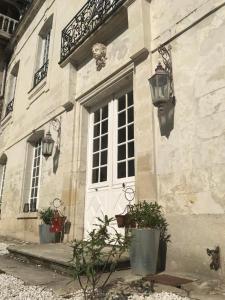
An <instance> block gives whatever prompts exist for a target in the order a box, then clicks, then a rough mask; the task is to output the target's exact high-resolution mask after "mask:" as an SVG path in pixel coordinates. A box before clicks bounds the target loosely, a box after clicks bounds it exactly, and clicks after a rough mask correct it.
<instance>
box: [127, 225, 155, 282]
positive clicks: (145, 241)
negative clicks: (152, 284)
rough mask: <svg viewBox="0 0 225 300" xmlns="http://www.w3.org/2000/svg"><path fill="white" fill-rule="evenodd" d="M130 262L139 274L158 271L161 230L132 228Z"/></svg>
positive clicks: (133, 269) (134, 270)
mask: <svg viewBox="0 0 225 300" xmlns="http://www.w3.org/2000/svg"><path fill="white" fill-rule="evenodd" d="M131 234H132V240H131V246H130V264H131V269H132V271H133V272H134V273H135V274H137V275H143V276H145V275H149V274H155V273H156V272H157V261H158V250H159V237H160V230H158V229H150V228H143V229H139V228H135V229H132V230H131Z"/></svg>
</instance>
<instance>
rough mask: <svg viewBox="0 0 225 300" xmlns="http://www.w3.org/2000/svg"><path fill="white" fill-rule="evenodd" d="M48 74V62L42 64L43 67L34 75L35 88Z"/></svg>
mask: <svg viewBox="0 0 225 300" xmlns="http://www.w3.org/2000/svg"><path fill="white" fill-rule="evenodd" d="M47 73H48V60H47V61H46V62H45V63H44V64H43V66H42V67H41V68H40V69H39V70H38V71H37V72H36V73H35V74H34V85H33V88H35V87H36V86H37V85H38V84H39V82H41V81H42V80H43V79H44V78H45V77H46V76H47Z"/></svg>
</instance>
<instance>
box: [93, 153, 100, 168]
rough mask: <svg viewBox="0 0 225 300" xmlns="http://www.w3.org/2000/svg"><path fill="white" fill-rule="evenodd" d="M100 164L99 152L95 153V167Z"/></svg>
mask: <svg viewBox="0 0 225 300" xmlns="http://www.w3.org/2000/svg"><path fill="white" fill-rule="evenodd" d="M98 166H99V153H96V154H94V155H93V167H98Z"/></svg>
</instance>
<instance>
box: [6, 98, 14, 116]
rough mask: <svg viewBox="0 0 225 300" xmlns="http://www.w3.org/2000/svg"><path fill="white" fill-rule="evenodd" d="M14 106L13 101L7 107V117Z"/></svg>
mask: <svg viewBox="0 0 225 300" xmlns="http://www.w3.org/2000/svg"><path fill="white" fill-rule="evenodd" d="M13 105H14V99H12V100H11V101H10V102H9V103H8V104H7V106H6V110H5V117H6V116H8V114H9V113H10V112H11V111H13Z"/></svg>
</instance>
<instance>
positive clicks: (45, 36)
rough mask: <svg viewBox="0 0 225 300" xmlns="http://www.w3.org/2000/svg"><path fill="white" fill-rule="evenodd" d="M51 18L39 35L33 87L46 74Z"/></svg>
mask: <svg viewBox="0 0 225 300" xmlns="http://www.w3.org/2000/svg"><path fill="white" fill-rule="evenodd" d="M52 21H53V16H51V17H50V18H49V19H48V20H47V22H46V23H45V24H44V26H43V27H42V29H41V31H40V33H39V41H38V53H37V62H36V72H35V74H34V84H33V85H34V87H35V86H36V85H38V84H39V82H41V81H42V80H43V79H44V78H45V77H46V76H47V73H48V64H49V47H50V37H51V28H52Z"/></svg>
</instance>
